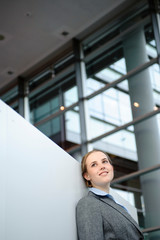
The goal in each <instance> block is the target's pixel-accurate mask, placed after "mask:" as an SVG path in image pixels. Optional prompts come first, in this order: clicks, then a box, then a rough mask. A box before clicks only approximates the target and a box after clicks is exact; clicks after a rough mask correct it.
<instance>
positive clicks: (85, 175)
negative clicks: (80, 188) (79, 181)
mask: <svg viewBox="0 0 160 240" xmlns="http://www.w3.org/2000/svg"><path fill="white" fill-rule="evenodd" d="M83 177H84V178H85V179H86V180H87V181H90V180H91V178H90V176H89V175H88V173H87V172H85V173H84V174H83Z"/></svg>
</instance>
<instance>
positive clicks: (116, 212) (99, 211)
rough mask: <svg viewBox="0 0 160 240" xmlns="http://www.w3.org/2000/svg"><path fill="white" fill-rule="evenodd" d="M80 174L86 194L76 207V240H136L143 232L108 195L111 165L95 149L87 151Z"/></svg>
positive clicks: (106, 156)
mask: <svg viewBox="0 0 160 240" xmlns="http://www.w3.org/2000/svg"><path fill="white" fill-rule="evenodd" d="M81 169H82V176H83V179H84V180H85V183H86V186H87V187H89V193H88V195H87V196H86V197H84V198H82V199H81V200H80V201H79V202H78V204H77V209H76V219H77V231H78V237H79V240H109V239H110V240H111V239H115V240H124V239H125V240H127V239H128V240H130V239H132V240H139V239H144V237H143V234H142V232H141V230H140V228H139V226H138V224H137V223H136V222H135V221H134V219H133V218H132V217H131V216H130V214H129V213H128V211H127V210H126V209H125V207H123V206H121V205H120V204H118V203H117V202H116V201H115V200H114V198H113V197H112V196H111V195H110V194H109V190H110V182H111V181H112V179H113V176H114V172H113V165H112V162H111V160H110V158H109V156H108V155H107V154H106V153H104V152H102V151H99V150H93V151H91V152H89V153H87V154H86V155H85V156H84V157H83V159H82V162H81Z"/></svg>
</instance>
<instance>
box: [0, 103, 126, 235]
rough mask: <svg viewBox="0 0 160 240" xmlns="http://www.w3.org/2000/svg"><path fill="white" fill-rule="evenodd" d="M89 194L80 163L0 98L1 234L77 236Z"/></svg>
mask: <svg viewBox="0 0 160 240" xmlns="http://www.w3.org/2000/svg"><path fill="white" fill-rule="evenodd" d="M84 194H86V189H85V186H84V184H83V181H82V178H81V173H80V164H79V163H78V162H77V161H76V160H75V159H73V158H72V157H71V156H70V155H69V154H67V153H66V152H65V151H63V150H62V149H61V148H60V147H58V146H57V145H56V144H55V143H54V142H52V141H51V140H50V139H48V138H47V137H46V136H45V135H43V134H42V133H41V132H40V131H39V130H37V129H36V128H35V127H33V126H32V125H31V124H30V123H28V122H27V121H25V120H24V119H23V118H22V117H21V116H20V115H18V114H17V113H16V112H14V111H13V110H12V109H11V108H9V107H8V106H7V105H6V104H4V103H3V102H2V101H0V240H64V239H68V240H76V239H77V234H76V221H75V206H76V204H77V202H78V200H79V199H80V198H81V197H82V196H83V195H84ZM122 202H123V201H122Z"/></svg>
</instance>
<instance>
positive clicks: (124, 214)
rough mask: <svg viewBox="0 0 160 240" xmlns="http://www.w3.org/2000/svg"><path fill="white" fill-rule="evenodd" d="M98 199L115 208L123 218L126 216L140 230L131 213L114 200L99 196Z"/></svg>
mask: <svg viewBox="0 0 160 240" xmlns="http://www.w3.org/2000/svg"><path fill="white" fill-rule="evenodd" d="M100 200H101V201H103V202H104V203H106V204H108V205H110V206H111V207H112V208H114V209H116V210H117V211H118V212H120V213H121V214H122V215H123V216H124V217H125V218H127V219H128V220H129V221H130V222H132V223H133V224H134V226H135V227H136V228H137V229H138V230H139V231H140V232H141V230H140V227H139V226H138V224H137V223H136V221H135V220H134V219H133V218H132V217H131V215H130V214H129V213H128V212H127V211H126V210H125V209H124V208H123V207H121V206H120V205H118V204H117V203H116V202H114V200H112V199H110V198H107V197H104V198H103V197H100Z"/></svg>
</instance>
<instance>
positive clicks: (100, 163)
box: [84, 151, 114, 190]
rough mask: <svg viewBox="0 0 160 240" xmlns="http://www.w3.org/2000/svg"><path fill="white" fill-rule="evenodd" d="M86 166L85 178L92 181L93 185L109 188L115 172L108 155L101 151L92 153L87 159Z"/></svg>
mask: <svg viewBox="0 0 160 240" xmlns="http://www.w3.org/2000/svg"><path fill="white" fill-rule="evenodd" d="M86 167H87V172H86V173H84V178H85V179H86V180H87V181H90V182H91V183H92V186H93V187H96V188H99V189H101V190H109V186H110V182H111V181H112V179H113V176H114V173H113V166H112V165H111V164H110V162H109V160H108V158H107V156H106V155H105V154H104V153H103V152H100V151H97V152H93V153H91V154H90V155H89V156H88V157H87V159H86Z"/></svg>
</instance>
